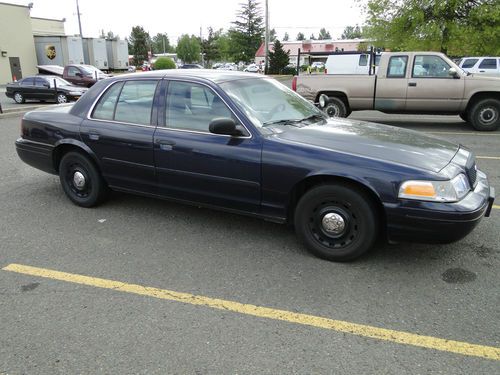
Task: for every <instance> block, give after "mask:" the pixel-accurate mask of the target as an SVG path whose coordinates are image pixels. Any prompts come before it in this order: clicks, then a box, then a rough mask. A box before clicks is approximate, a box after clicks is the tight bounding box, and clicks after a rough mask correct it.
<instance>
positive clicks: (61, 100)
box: [57, 92, 68, 104]
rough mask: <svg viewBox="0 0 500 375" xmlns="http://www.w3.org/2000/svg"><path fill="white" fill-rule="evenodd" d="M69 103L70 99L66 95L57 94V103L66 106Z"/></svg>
mask: <svg viewBox="0 0 500 375" xmlns="http://www.w3.org/2000/svg"><path fill="white" fill-rule="evenodd" d="M67 102H68V97H67V96H66V94H63V93H62V92H60V93H58V94H57V103H58V104H64V103H67Z"/></svg>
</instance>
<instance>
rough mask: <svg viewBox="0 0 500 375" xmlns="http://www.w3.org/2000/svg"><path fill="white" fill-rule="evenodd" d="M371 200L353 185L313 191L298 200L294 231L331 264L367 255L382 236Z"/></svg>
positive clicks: (316, 188)
mask: <svg viewBox="0 0 500 375" xmlns="http://www.w3.org/2000/svg"><path fill="white" fill-rule="evenodd" d="M377 212H378V210H377V208H376V206H375V204H374V203H373V201H372V199H371V198H370V197H369V196H368V195H366V194H365V193H364V192H363V191H361V190H360V189H357V188H356V187H355V186H351V185H340V184H328V185H320V186H317V187H314V188H312V189H311V190H309V191H308V192H306V193H305V194H304V196H302V198H301V199H300V200H299V202H298V204H297V207H296V210H295V216H294V222H295V231H296V233H297V236H298V237H299V239H301V240H302V241H303V242H304V244H305V245H306V247H307V248H308V249H309V251H310V252H312V253H313V254H315V255H317V256H319V257H320V258H323V259H327V260H332V261H348V260H352V259H355V258H357V257H359V256H360V255H362V254H363V253H365V252H366V251H368V250H369V249H370V248H371V247H372V246H373V244H374V243H375V241H376V239H377V236H378V233H379V222H378V220H377V219H378V218H377Z"/></svg>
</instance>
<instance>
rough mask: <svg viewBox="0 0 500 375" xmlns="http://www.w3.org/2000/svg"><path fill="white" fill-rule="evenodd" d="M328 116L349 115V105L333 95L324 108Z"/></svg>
mask: <svg viewBox="0 0 500 375" xmlns="http://www.w3.org/2000/svg"><path fill="white" fill-rule="evenodd" d="M323 112H325V113H326V114H327V115H328V117H347V107H346V105H345V103H344V102H343V101H342V99H339V98H335V97H331V98H330V99H329V102H328V104H327V105H326V106H325V108H323Z"/></svg>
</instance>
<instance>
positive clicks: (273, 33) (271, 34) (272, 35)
mask: <svg viewBox="0 0 500 375" xmlns="http://www.w3.org/2000/svg"><path fill="white" fill-rule="evenodd" d="M269 40H276V30H275V29H271V31H269Z"/></svg>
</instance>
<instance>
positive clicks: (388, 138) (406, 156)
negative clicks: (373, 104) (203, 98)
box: [274, 119, 459, 173]
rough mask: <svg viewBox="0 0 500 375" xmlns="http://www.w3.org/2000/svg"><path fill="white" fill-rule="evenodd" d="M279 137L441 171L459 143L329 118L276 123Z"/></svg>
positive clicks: (382, 126) (455, 151)
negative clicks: (295, 123)
mask: <svg viewBox="0 0 500 375" xmlns="http://www.w3.org/2000/svg"><path fill="white" fill-rule="evenodd" d="M274 130H275V132H276V133H277V134H276V137H277V138H278V139H281V140H284V141H292V142H295V143H302V144H304V145H310V146H315V147H321V148H326V149H330V150H332V151H339V152H342V153H347V154H352V155H360V156H364V157H368V158H373V159H377V160H384V161H388V162H393V163H397V164H402V165H407V166H410V167H416V168H419V169H424V170H429V171H432V172H436V173H437V172H439V171H440V170H441V169H443V168H444V167H445V166H446V165H448V164H449V162H450V160H451V159H452V158H453V156H454V155H455V154H456V153H457V151H458V149H459V146H458V145H456V144H454V143H450V142H447V141H444V140H442V139H439V138H435V137H431V136H427V135H425V134H422V133H419V132H416V131H412V130H406V129H401V128H397V127H394V126H388V125H381V124H375V123H370V122H364V121H354V120H347V119H329V120H328V122H327V123H326V124H324V125H322V124H317V125H308V126H305V127H292V126H284V127H279V128H278V127H276V128H274Z"/></svg>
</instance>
